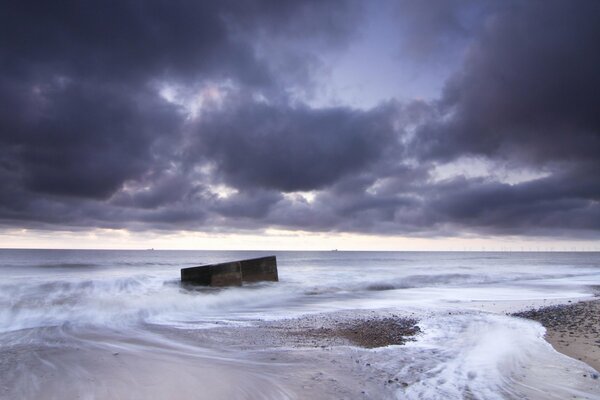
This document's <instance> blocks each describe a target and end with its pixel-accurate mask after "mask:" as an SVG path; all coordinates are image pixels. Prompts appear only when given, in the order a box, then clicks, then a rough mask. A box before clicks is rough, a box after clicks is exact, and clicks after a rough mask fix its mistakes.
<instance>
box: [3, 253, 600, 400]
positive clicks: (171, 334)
mask: <svg viewBox="0 0 600 400" xmlns="http://www.w3.org/2000/svg"><path fill="white" fill-rule="evenodd" d="M266 255H276V256H277V262H278V270H279V282H261V283H256V284H250V285H245V286H243V287H231V288H201V287H200V288H196V287H187V286H182V285H181V284H180V281H179V276H180V275H179V274H180V272H179V270H180V268H184V267H191V266H196V265H201V264H205V263H215V262H225V261H231V260H238V259H244V258H254V257H260V256H266ZM598 285H600V253H593V252H573V253H567V252H564V253H559V252H345V251H327V252H295V251H294V252H292V251H290V252H280V251H275V252H272V251H253V252H249V251H162V250H140V251H113V250H8V249H5V250H0V398H1V399H61V400H64V399H320V398H323V399H328V398H348V399H354V398H357V399H367V398H372V399H380V398H391V399H522V398H529V399H567V398H569V399H573V398H580V399H600V386H599V384H598V380H593V379H590V378H589V375H590V374H592V373H593V372H594V371H593V370H592V369H591V367H589V366H588V365H586V364H584V363H582V362H580V361H577V360H574V359H572V358H569V357H567V356H565V355H563V354H561V353H558V352H556V351H555V350H554V349H553V348H552V346H551V345H550V344H548V343H547V342H546V341H545V340H544V333H545V330H544V328H543V327H542V326H541V325H540V324H539V323H537V322H534V321H530V320H525V319H521V318H516V317H512V316H510V315H509V314H510V313H511V312H513V311H517V310H520V309H524V308H528V307H540V306H546V305H552V304H562V303H567V302H570V301H578V300H585V299H591V298H593V296H594V295H596V294H597V292H598ZM390 315H394V316H409V317H411V318H415V319H417V320H418V325H419V327H420V329H421V332H420V333H419V334H418V335H417V336H416V337H415V340H414V341H409V342H407V344H405V345H402V346H388V347H383V348H377V349H363V348H359V347H356V346H352V345H348V344H345V345H336V346H316V347H311V346H305V345H302V343H301V340H299V339H298V338H291V339H290V340H289V341H288V340H285V337H286V336H285V332H282V333H281V335H279V336H277V335H275V336H277V337H275V336H273V335H274V333H273V332H274V329H272V328H269V329H267V328H265V326H267V327H268V326H280V327H281V326H285V324H284V325H281V322H282V321H283V322H285V321H300V322H296V325H295V326H296V327H297V326H299V325H298V324H300V328H302V324H306V326H310V327H311V329H312V328H314V327H315V326H316V327H317V328H318V327H319V324H320V322H319V321H329V322H330V321H332V320H334V321H338V320H340V321H344V320H351V319H352V318H356V317H364V316H370V317H373V316H375V317H377V316H390ZM278 324H279V325H278ZM282 330H283V329H282ZM275 331H276V329H275ZM281 337H283V338H284V339H283V340H282V339H281Z"/></svg>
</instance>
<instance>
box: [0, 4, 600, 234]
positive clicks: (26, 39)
mask: <svg viewBox="0 0 600 400" xmlns="http://www.w3.org/2000/svg"><path fill="white" fill-rule="evenodd" d="M361 7H362V8H368V7H374V5H373V4H371V3H363V4H359V5H356V4H353V3H352V4H351V3H347V2H337V1H332V2H323V1H314V2H313V1H304V2H296V1H294V2H291V1H290V2H282V1H246V2H237V1H235V2H234V1H231V2H229V1H222V2H188V1H176V2H164V1H115V2H101V3H91V2H84V3H82V2H60V3H57V4H50V3H47V2H15V3H14V4H4V5H2V6H1V10H0V189H1V190H0V221H2V223H3V225H4V226H16V227H44V228H49V229H57V228H64V227H68V228H69V229H79V228H86V227H105V228H128V229H133V230H145V229H155V228H158V229H202V230H207V231H208V230H219V229H222V230H226V231H233V230H237V229H250V230H253V229H264V228H266V227H281V228H292V229H304V230H317V231H345V232H369V233H383V234H407V233H410V234H412V235H459V234H461V233H463V232H465V231H467V232H479V233H501V234H536V235H538V234H540V235H564V234H568V235H571V236H585V235H592V236H593V235H594V232H596V233H597V232H598V230H599V229H600V210H599V204H600V203H599V200H600V193H599V191H598V188H600V178H599V176H600V174H599V173H598V171H600V164H599V163H600V161H599V160H600V134H599V132H600V116H599V115H600V114H599V113H598V112H597V108H598V104H600V78H599V77H598V74H597V71H598V70H600V53H598V52H597V51H596V49H595V47H597V45H596V44H597V43H598V42H600V26H599V25H598V24H597V21H598V18H600V5H598V3H597V2H592V1H581V2H567V1H528V2H491V1H490V2H487V1H486V2H470V1H441V2H417V1H414V2H413V1H400V2H398V3H396V4H395V8H394V10H396V11H397V15H395V18H397V21H396V22H397V24H398V26H399V27H400V29H401V32H402V37H401V38H394V43H390V46H391V47H394V48H397V49H400V51H401V52H402V51H403V52H404V53H403V55H404V56H406V55H409V56H410V57H411V58H412V59H414V62H416V63H429V62H433V63H443V61H444V60H445V59H446V58H448V57H457V56H456V54H459V55H460V57H462V54H465V56H464V60H463V61H462V64H461V67H460V68H459V69H458V70H457V71H453V72H452V73H450V74H449V75H450V76H451V78H450V79H449V80H448V81H447V83H446V86H445V88H444V90H443V92H442V93H441V96H440V98H439V99H438V100H437V101H433V102H429V103H427V102H423V101H412V102H405V103H400V102H397V101H388V102H386V103H382V104H380V105H379V106H377V107H373V108H371V109H367V110H365V109H353V108H349V107H345V106H343V105H341V106H335V107H334V106H327V107H325V106H321V107H318V106H315V105H308V104H306V102H305V101H304V100H303V99H305V98H307V97H308V98H310V94H311V93H312V92H313V91H314V89H315V85H317V84H318V82H319V79H317V78H316V77H315V76H317V75H319V74H320V73H323V71H326V70H327V66H326V65H323V63H324V60H325V59H326V57H323V54H325V53H327V52H328V51H332V49H336V51H343V50H344V49H345V47H346V46H348V45H351V41H352V39H353V38H354V37H355V35H356V33H355V32H354V30H353V27H354V26H355V25H360V22H361V19H360V14H361V12H360V11H361ZM389 39H390V38H382V40H389ZM449 53H453V55H449ZM451 64H452V65H454V63H451ZM376 67H377V60H373V74H377V69H376ZM165 88H167V89H169V90H173V91H174V92H173V93H174V94H173V93H171V94H172V95H173V96H171V97H170V95H165V92H164V90H165ZM399 95H400V94H399ZM203 96H204V97H203ZM303 96H304V97H303ZM399 97H400V96H399ZM182 99H183V100H182ZM190 102H192V103H194V102H195V103H194V104H196V107H198V110H195V111H193V112H192V111H190V104H188V103H190ZM200 103H201V106H198V104H200ZM194 113H197V114H194ZM466 157H467V158H468V157H470V158H476V159H478V160H483V161H485V163H487V165H489V166H490V171H492V174H490V173H487V176H481V174H480V175H479V177H475V178H468V177H465V176H452V177H449V178H446V179H442V178H440V177H439V176H436V171H437V170H439V169H441V170H443V169H444V168H449V167H448V165H447V164H449V163H450V164H451V163H456V162H460V161H461V160H464V159H465V158H466ZM500 168H504V169H507V170H512V171H518V170H522V169H525V170H527V171H533V172H535V173H537V175H535V174H534V175H533V177H532V178H529V179H528V180H525V181H523V182H517V183H512V184H510V183H507V182H506V181H503V180H502V179H500V178H499V177H498V176H497V175H494V174H493V172H495V169H500ZM459 175H460V174H459ZM483 175H486V174H483ZM475 176H478V175H477V174H475ZM298 191H301V192H308V193H297V192H298Z"/></svg>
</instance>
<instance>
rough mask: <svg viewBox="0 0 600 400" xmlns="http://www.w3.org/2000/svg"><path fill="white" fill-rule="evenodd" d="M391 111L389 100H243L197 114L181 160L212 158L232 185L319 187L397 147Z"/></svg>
mask: <svg viewBox="0 0 600 400" xmlns="http://www.w3.org/2000/svg"><path fill="white" fill-rule="evenodd" d="M394 110H395V107H394V106H393V105H383V106H381V107H379V108H376V109H373V110H370V111H367V112H364V111H359V110H352V109H347V108H342V107H340V108H325V109H311V108H308V107H306V106H303V105H288V104H266V103H263V102H255V101H251V100H248V99H243V100H242V101H241V102H238V101H235V102H233V104H226V105H225V106H224V107H223V110H222V111H217V112H214V113H211V114H209V115H207V116H206V117H203V118H201V119H200V124H199V125H198V126H197V127H196V137H195V140H196V141H197V146H196V147H194V148H193V149H192V152H190V153H189V157H190V158H191V160H190V161H191V162H193V161H194V157H197V156H198V155H200V156H201V157H202V158H203V159H204V158H207V159H210V160H212V161H214V163H216V165H217V169H218V171H219V173H220V174H222V175H223V177H224V179H225V180H227V181H228V182H230V183H231V184H232V185H234V186H237V187H245V186H250V187H253V186H258V187H264V188H270V189H278V190H281V191H285V192H288V191H296V190H305V191H306V190H314V189H320V188H323V187H325V186H327V185H330V184H332V183H334V182H336V181H337V180H338V179H340V178H341V177H343V176H345V175H347V174H350V173H354V172H357V171H359V170H361V169H364V168H368V167H369V165H370V164H372V163H374V162H375V161H376V160H378V158H379V157H381V156H382V155H383V153H384V151H385V150H386V149H389V148H394V147H398V146H399V143H398V137H397V135H396V134H395V132H394V129H393V125H392V122H393V118H394Z"/></svg>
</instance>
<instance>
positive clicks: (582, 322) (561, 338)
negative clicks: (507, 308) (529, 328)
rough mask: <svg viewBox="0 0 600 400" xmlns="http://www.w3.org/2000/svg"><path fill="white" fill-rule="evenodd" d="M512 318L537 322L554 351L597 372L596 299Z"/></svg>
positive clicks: (599, 315) (599, 316) (599, 308)
mask: <svg viewBox="0 0 600 400" xmlns="http://www.w3.org/2000/svg"><path fill="white" fill-rule="evenodd" d="M513 315H514V316H517V317H522V318H529V319H533V320H535V321H538V322H540V323H541V324H542V325H544V327H545V328H546V330H547V332H546V340H547V341H548V342H549V343H550V344H552V346H553V347H554V348H555V349H556V350H557V351H560V352H561V353H563V354H566V355H568V356H569V357H572V358H574V359H577V360H581V361H583V362H585V363H586V364H588V365H590V366H591V367H592V368H594V369H595V370H596V371H600V300H593V301H582V302H578V303H572V304H566V305H556V306H550V307H543V308H538V309H533V310H528V311H523V312H518V313H515V314H513ZM596 378H598V375H596Z"/></svg>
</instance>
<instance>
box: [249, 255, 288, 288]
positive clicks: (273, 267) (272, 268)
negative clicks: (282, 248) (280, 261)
mask: <svg viewBox="0 0 600 400" xmlns="http://www.w3.org/2000/svg"><path fill="white" fill-rule="evenodd" d="M240 264H241V267H242V281H243V282H260V281H274V282H277V281H279V277H278V276H277V259H276V258H275V256H269V257H261V258H253V259H250V260H242V261H240Z"/></svg>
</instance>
